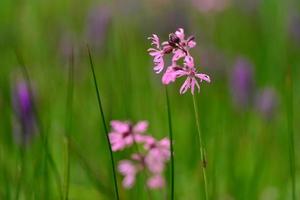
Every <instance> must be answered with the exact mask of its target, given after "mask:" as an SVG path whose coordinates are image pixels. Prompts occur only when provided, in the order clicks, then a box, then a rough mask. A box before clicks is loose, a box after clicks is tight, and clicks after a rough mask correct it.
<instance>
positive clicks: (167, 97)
mask: <svg viewBox="0 0 300 200" xmlns="http://www.w3.org/2000/svg"><path fill="white" fill-rule="evenodd" d="M165 91H166V101H167V113H168V125H169V137H170V150H171V185H170V187H171V198H170V199H171V200H174V149H173V130H172V118H171V108H170V107H171V106H170V100H169V94H168V88H167V86H166V87H165Z"/></svg>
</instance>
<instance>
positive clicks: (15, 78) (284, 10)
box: [0, 0, 300, 200]
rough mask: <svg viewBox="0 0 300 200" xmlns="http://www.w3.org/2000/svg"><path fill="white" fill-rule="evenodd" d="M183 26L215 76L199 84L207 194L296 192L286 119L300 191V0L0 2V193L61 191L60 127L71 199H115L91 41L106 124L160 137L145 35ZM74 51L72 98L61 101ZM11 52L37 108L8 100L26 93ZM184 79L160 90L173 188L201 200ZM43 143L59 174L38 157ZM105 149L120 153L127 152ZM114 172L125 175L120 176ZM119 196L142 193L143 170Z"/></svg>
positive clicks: (226, 199)
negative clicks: (138, 126)
mask: <svg viewBox="0 0 300 200" xmlns="http://www.w3.org/2000/svg"><path fill="white" fill-rule="evenodd" d="M180 27H182V28H184V29H185V31H186V33H187V34H188V35H191V34H193V35H195V37H196V41H197V46H196V48H194V49H193V50H192V54H193V55H194V58H195V62H196V63H198V66H200V69H201V71H202V72H204V73H207V74H209V75H210V77H211V79H212V82H211V83H210V84H203V85H202V88H201V92H200V94H197V99H198V103H199V104H198V105H199V109H200V124H201V130H202V133H203V136H204V142H205V146H206V152H207V159H208V168H207V171H208V175H207V176H208V187H209V193H210V196H211V199H220V200H234V199H251V200H253V199H262V200H273V199H274V200H275V199H292V196H291V193H292V190H291V188H292V178H291V175H290V166H291V165H290V163H291V162H290V154H289V149H290V144H291V137H290V133H291V131H289V130H294V134H295V135H294V141H293V142H294V144H295V152H296V155H295V157H296V163H295V165H296V182H298V184H297V188H296V192H297V195H298V198H300V182H299V178H300V177H299V175H300V174H299V167H300V166H299V164H300V163H299V161H298V160H297V158H298V157H299V153H298V152H299V139H300V138H299V130H300V125H299V123H297V122H299V120H300V116H299V113H300V107H299V102H300V95H299V94H300V84H299V81H298V80H299V78H300V71H299V67H300V2H299V1H297V0H294V1H292V0H185V1H183V0H174V1H172V0H116V1H104V0H103V1H101V0H99V1H92V0H87V1H79V0H72V1H71V0H63V1H62V0H52V1H35V0H14V1H11V0H1V3H0V47H1V48H0V65H1V66H0V113H1V114H0V172H1V173H0V185H1V187H0V199H15V198H16V197H17V196H18V198H19V199H59V198H60V190H61V185H59V184H58V183H59V182H58V181H57V180H58V179H63V174H64V165H65V153H64V152H65V143H66V142H65V141H66V140H65V134H66V132H68V134H70V137H71V140H72V145H71V152H70V159H71V167H70V169H71V170H70V173H71V174H70V191H69V198H70V199H113V182H112V176H111V165H110V160H109V153H108V150H107V142H106V138H105V135H104V131H103V124H102V123H101V120H100V114H99V112H98V105H97V99H96V94H95V89H94V86H93V80H92V76H91V71H90V68H89V60H88V54H87V50H86V44H89V45H90V47H91V50H92V54H93V58H94V63H95V70H96V74H97V76H98V82H99V87H100V91H101V97H102V101H103V102H102V103H103V107H104V112H105V116H106V120H107V122H109V121H110V120H112V119H120V120H132V121H138V120H148V121H149V123H150V127H149V132H150V133H151V134H152V135H154V136H155V137H157V138H162V137H165V136H168V121H167V120H168V119H167V113H166V99H165V93H164V87H163V85H162V84H161V80H160V78H161V76H160V75H156V74H155V73H154V72H153V71H152V58H151V57H150V56H149V55H148V54H147V49H148V48H149V47H150V42H149V41H148V40H147V37H148V36H150V35H151V34H152V33H156V34H158V35H159V36H160V37H161V38H162V40H167V38H168V34H169V33H171V32H174V31H175V30H176V29H177V28H180ZM72 49H73V50H74V98H73V107H72V109H71V110H70V109H69V110H68V106H67V105H68V104H66V101H67V93H68V92H67V90H68V87H67V86H68V85H67V81H68V68H69V66H70V64H69V63H70V57H71V55H72ZM16 52H18V53H17V54H18V55H19V56H20V57H23V59H24V63H25V65H26V67H27V70H28V73H29V76H30V80H31V84H32V93H33V96H34V99H35V102H36V111H37V113H38V115H39V116H38V118H39V119H37V116H35V114H36V113H35V112H32V111H27V110H26V111H25V113H26V115H25V117H24V116H23V115H22V113H21V114H20V112H22V110H21V111H20V110H18V106H16V102H17V101H18V98H19V96H20V95H21V96H22V92H21V94H18V88H19V89H20V88H21V91H22V88H23V90H24V88H25V90H26V78H25V77H24V73H23V72H22V69H23V68H22V67H21V65H22V63H20V61H18V59H17V57H16ZM182 81H183V80H180V81H179V82H177V83H175V84H172V85H170V86H169V87H168V89H169V92H170V101H171V112H172V119H173V129H174V140H175V141H174V148H175V194H176V199H184V200H186V199H191V200H193V199H201V197H203V196H202V195H203V191H202V188H203V182H202V178H201V177H202V176H201V168H200V161H199V160H200V155H199V153H198V143H197V141H198V140H197V132H196V124H195V119H194V114H193V103H192V98H191V95H190V94H189V93H186V94H184V95H179V87H180V85H181V84H182ZM291 83H293V84H291ZM292 86H293V87H292ZM18 95H19V96H18ZM25 98H26V97H25ZM24 118H25V119H24ZM70 118H71V120H70ZM24 120H25V122H24ZM68 120H69V121H71V122H70V125H66V124H68ZM38 121H39V122H38ZM24 123H25V125H24ZM38 124H39V125H38ZM288 124H289V125H290V126H289V125H288ZM37 126H42V128H41V129H40V128H38V127H37ZM291 126H292V127H293V129H289V127H291ZM22 127H23V128H22ZM24 127H25V128H24ZM66 127H68V128H66ZM41 131H43V133H41ZM24 135H25V136H24ZM41 135H43V136H44V137H42V136H41ZM45 145H47V146H48V147H49V149H48V150H49V151H48V153H49V154H50V155H51V156H52V158H53V162H54V163H55V164H56V166H57V172H56V173H55V172H53V170H51V163H48V162H46V161H45V160H47V159H45V157H47V155H48V154H47V152H46V153H45V152H44V151H43V149H44V148H43V147H44V146H45ZM114 155H115V159H116V162H117V161H118V160H120V159H124V158H126V157H128V152H122V153H115V154H114ZM168 172H169V171H168V170H167V171H166V177H168V174H169V173H168ZM118 180H119V185H120V183H121V180H122V177H121V176H120V175H118ZM60 183H61V182H60ZM18 191H19V192H18ZM17 193H18V194H17ZM152 193H153V199H165V198H166V194H167V193H168V187H166V188H164V189H162V190H159V191H153V192H152ZM120 194H121V199H149V198H148V197H149V196H148V195H147V193H146V192H145V190H144V183H143V180H142V179H138V181H137V184H136V186H135V187H134V188H133V189H131V190H125V189H123V188H122V187H121V186H120Z"/></svg>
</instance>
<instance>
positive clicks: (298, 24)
mask: <svg viewBox="0 0 300 200" xmlns="http://www.w3.org/2000/svg"><path fill="white" fill-rule="evenodd" d="M289 33H290V36H291V37H292V39H293V40H295V41H297V42H298V43H300V15H299V14H293V15H292V16H291V17H290V22H289Z"/></svg>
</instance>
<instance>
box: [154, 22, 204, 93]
mask: <svg viewBox="0 0 300 200" xmlns="http://www.w3.org/2000/svg"><path fill="white" fill-rule="evenodd" d="M148 39H150V40H151V41H152V43H151V45H152V46H153V48H149V49H148V52H149V54H150V56H152V57H153V63H154V68H153V69H154V71H155V72H156V73H160V72H162V71H163V69H164V67H165V60H164V56H165V55H167V54H173V56H172V62H171V65H170V66H168V67H167V69H166V71H165V73H164V75H163V76H162V83H163V84H165V85H168V84H170V83H172V82H175V80H176V79H177V78H179V77H182V76H185V77H187V79H186V81H185V82H184V83H183V85H182V86H181V88H180V94H183V93H185V92H186V91H187V90H188V89H191V92H192V94H194V90H195V86H196V87H197V88H198V91H199V90H200V85H199V82H198V80H197V79H199V81H200V83H201V82H202V81H206V82H210V78H209V76H208V75H206V74H201V73H198V72H197V69H196V67H195V65H194V58H193V57H192V56H191V54H190V49H191V48H193V47H195V46H196V42H195V37H194V36H189V37H188V38H187V39H186V38H185V34H184V30H183V29H182V28H180V29H178V30H177V31H176V32H175V33H171V34H169V40H168V41H165V42H162V43H160V40H159V38H158V36H157V35H155V34H153V35H152V37H149V38H148ZM180 60H183V66H181V65H180V64H178V61H180Z"/></svg>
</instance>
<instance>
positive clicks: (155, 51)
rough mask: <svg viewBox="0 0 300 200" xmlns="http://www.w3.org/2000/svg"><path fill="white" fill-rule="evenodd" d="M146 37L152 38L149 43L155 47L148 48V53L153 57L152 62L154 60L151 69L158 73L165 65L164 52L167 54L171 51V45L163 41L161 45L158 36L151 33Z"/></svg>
mask: <svg viewBox="0 0 300 200" xmlns="http://www.w3.org/2000/svg"><path fill="white" fill-rule="evenodd" d="M148 39H150V40H152V42H151V45H153V46H154V47H155V48H149V49H148V52H149V55H150V56H152V57H153V62H154V68H153V69H154V71H155V72H156V73H160V72H161V71H162V70H163V69H164V66H165V62H164V58H163V57H164V55H165V54H168V53H170V52H171V51H172V47H170V46H169V45H168V44H166V43H165V42H164V43H163V44H162V47H161V45H160V41H159V38H158V36H157V35H155V34H152V37H149V38H148Z"/></svg>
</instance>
